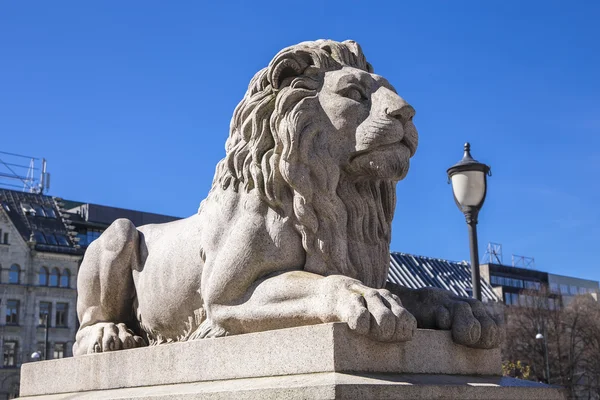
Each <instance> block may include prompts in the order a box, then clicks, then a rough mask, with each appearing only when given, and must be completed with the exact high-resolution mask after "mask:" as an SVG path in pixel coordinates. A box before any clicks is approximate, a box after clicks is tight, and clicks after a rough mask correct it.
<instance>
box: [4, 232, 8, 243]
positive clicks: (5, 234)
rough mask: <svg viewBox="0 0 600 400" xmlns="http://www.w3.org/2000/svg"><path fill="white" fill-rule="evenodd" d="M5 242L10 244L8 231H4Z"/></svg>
mask: <svg viewBox="0 0 600 400" xmlns="http://www.w3.org/2000/svg"><path fill="white" fill-rule="evenodd" d="M4 244H8V232H4Z"/></svg>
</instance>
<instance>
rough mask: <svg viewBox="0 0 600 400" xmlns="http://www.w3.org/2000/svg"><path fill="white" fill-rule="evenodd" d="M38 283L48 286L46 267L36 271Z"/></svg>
mask: <svg viewBox="0 0 600 400" xmlns="http://www.w3.org/2000/svg"><path fill="white" fill-rule="evenodd" d="M38 284H39V285H40V286H48V268H46V267H42V268H40V272H39V273H38Z"/></svg>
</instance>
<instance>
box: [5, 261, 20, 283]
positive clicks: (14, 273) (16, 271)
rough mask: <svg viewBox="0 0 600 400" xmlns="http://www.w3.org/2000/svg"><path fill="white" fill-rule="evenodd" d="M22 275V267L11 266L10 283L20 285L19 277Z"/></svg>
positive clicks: (9, 272)
mask: <svg viewBox="0 0 600 400" xmlns="http://www.w3.org/2000/svg"><path fill="white" fill-rule="evenodd" d="M20 274H21V267H19V266H18V265H17V264H13V265H11V266H10V270H9V271H8V283H14V284H18V283H19V275H20Z"/></svg>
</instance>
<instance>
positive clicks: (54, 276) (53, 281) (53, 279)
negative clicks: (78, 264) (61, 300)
mask: <svg viewBox="0 0 600 400" xmlns="http://www.w3.org/2000/svg"><path fill="white" fill-rule="evenodd" d="M59 279H60V272H58V268H52V272H50V286H58V280H59Z"/></svg>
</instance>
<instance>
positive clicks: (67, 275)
mask: <svg viewBox="0 0 600 400" xmlns="http://www.w3.org/2000/svg"><path fill="white" fill-rule="evenodd" d="M70 283H71V272H70V271H69V270H68V269H65V270H64V272H63V273H62V275H61V276H60V287H69V284H70Z"/></svg>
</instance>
